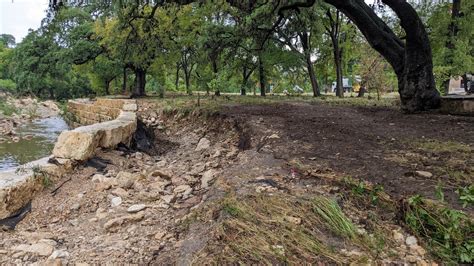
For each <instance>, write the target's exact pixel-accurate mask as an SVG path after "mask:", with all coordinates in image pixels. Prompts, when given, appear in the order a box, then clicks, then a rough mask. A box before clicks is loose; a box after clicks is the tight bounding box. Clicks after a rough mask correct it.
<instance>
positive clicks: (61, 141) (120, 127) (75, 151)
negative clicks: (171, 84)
mask: <svg viewBox="0 0 474 266" xmlns="http://www.w3.org/2000/svg"><path fill="white" fill-rule="evenodd" d="M136 129H137V115H136V114H135V113H134V112H124V111H121V112H120V115H119V116H118V117H117V119H115V120H112V121H107V122H102V123H97V124H93V125H90V126H84V127H78V128H76V129H74V130H71V131H65V132H63V133H61V135H60V136H59V138H58V141H57V142H56V145H55V147H54V150H53V155H54V156H55V157H58V158H66V159H73V160H77V161H85V160H88V159H90V158H92V157H93V156H94V154H95V150H96V149H97V148H98V147H101V148H115V147H116V146H117V145H118V144H119V143H123V144H126V145H128V144H130V141H131V139H132V136H133V134H134V133H135V130H136Z"/></svg>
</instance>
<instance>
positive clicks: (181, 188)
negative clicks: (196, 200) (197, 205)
mask: <svg viewBox="0 0 474 266" xmlns="http://www.w3.org/2000/svg"><path fill="white" fill-rule="evenodd" d="M188 190H189V193H191V191H192V188H191V187H190V186H188V185H180V186H177V187H175V188H174V190H173V192H174V193H176V194H179V193H184V192H186V191H188Z"/></svg>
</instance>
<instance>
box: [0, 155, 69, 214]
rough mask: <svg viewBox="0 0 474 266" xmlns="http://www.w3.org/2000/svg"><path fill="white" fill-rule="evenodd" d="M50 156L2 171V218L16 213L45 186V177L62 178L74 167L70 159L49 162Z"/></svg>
mask: <svg viewBox="0 0 474 266" xmlns="http://www.w3.org/2000/svg"><path fill="white" fill-rule="evenodd" d="M49 159H50V157H45V158H42V159H40V160H37V161H33V162H29V163H27V164H24V165H22V166H19V167H17V168H14V169H11V170H6V171H1V172H0V219H4V218H7V217H10V216H12V215H14V214H15V213H16V212H17V211H18V210H20V209H21V208H23V206H25V205H26V204H27V203H28V202H30V201H31V200H32V199H33V197H34V196H35V195H36V194H37V193H38V192H40V191H41V190H42V189H43V187H44V184H45V183H44V179H45V178H48V179H50V180H51V181H53V180H56V179H58V178H60V177H61V176H62V175H64V174H65V173H66V172H67V171H69V170H70V169H72V165H71V164H69V162H68V161H63V163H64V164H59V165H56V164H51V163H48V160H49Z"/></svg>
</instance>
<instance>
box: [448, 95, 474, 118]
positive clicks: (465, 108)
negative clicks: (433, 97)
mask: <svg viewBox="0 0 474 266" xmlns="http://www.w3.org/2000/svg"><path fill="white" fill-rule="evenodd" d="M441 111H442V112H443V113H448V114H460V115H474V95H448V96H443V97H441Z"/></svg>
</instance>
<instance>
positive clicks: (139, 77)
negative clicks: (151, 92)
mask: <svg viewBox="0 0 474 266" xmlns="http://www.w3.org/2000/svg"><path fill="white" fill-rule="evenodd" d="M145 85H146V71H145V70H143V69H140V68H136V69H135V86H134V91H133V93H132V96H133V97H141V96H145V95H146V94H145Z"/></svg>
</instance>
